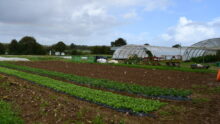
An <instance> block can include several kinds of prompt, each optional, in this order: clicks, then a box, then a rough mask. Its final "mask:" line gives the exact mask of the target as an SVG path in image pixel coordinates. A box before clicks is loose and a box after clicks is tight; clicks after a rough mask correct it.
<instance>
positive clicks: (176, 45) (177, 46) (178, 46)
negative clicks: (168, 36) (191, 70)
mask: <svg viewBox="0 0 220 124" xmlns="http://www.w3.org/2000/svg"><path fill="white" fill-rule="evenodd" d="M172 47H173V48H180V47H181V45H180V44H175V45H173V46H172Z"/></svg>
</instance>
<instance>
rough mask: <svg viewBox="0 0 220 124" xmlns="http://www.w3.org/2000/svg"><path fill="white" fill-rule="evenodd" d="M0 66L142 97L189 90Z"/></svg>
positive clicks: (176, 94)
mask: <svg viewBox="0 0 220 124" xmlns="http://www.w3.org/2000/svg"><path fill="white" fill-rule="evenodd" d="M0 66H4V67H9V68H13V69H19V70H23V71H28V72H33V73H39V74H43V75H48V76H54V77H59V78H63V79H66V80H70V81H74V82H75V83H80V84H85V85H89V86H93V87H98V88H104V89H111V90H115V91H123V92H128V93H133V94H139V95H144V96H154V97H155V96H156V97H157V96H172V97H184V98H186V97H187V96H189V95H190V94H191V93H192V91H191V90H185V89H184V90H183V89H175V88H160V87H150V86H148V87H147V86H141V85H137V84H128V83H122V82H116V81H111V80H106V79H95V78H90V77H82V76H77V75H73V74H66V73H62V72H55V71H49V70H45V69H39V68H32V67H28V66H21V65H16V64H12V63H8V62H0Z"/></svg>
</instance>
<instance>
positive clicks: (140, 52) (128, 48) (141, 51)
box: [113, 45, 186, 59]
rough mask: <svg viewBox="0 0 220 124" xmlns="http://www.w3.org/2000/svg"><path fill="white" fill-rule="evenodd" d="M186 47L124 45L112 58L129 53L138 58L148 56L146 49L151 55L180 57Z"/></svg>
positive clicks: (121, 57)
mask: <svg viewBox="0 0 220 124" xmlns="http://www.w3.org/2000/svg"><path fill="white" fill-rule="evenodd" d="M185 49H186V48H172V47H159V46H147V45H125V46H122V47H120V48H118V49H116V51H115V52H114V54H113V59H127V58H129V56H131V55H137V56H138V57H140V58H145V57H148V54H147V53H146V52H147V51H150V52H151V53H152V55H153V56H156V57H161V58H163V59H169V58H171V57H173V56H175V58H179V59H180V58H181V56H182V55H183V54H184V51H185Z"/></svg>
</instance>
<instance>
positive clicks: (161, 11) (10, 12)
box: [0, 0, 220, 46]
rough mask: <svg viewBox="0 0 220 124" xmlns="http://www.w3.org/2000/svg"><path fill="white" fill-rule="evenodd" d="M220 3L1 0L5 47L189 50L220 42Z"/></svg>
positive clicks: (203, 0) (213, 0) (189, 0)
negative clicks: (30, 42)
mask: <svg viewBox="0 0 220 124" xmlns="http://www.w3.org/2000/svg"><path fill="white" fill-rule="evenodd" d="M219 5H220V0H0V42H4V43H9V42H10V41H11V40H12V39H17V40H20V39H21V38H22V37H23V36H33V37H35V38H36V39H37V41H38V42H40V43H41V44H44V45H50V44H54V43H56V42H58V41H64V42H65V43H66V44H70V43H75V44H79V45H110V42H111V41H114V40H116V39H117V38H119V37H122V38H124V39H126V40H127V42H128V44H145V43H149V44H150V45H157V46H171V45H174V44H177V43H181V44H182V45H184V46H187V45H191V44H193V43H195V42H198V41H201V40H205V39H208V38H216V37H220V15H219V13H220V9H219Z"/></svg>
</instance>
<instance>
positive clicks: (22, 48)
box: [18, 36, 45, 55]
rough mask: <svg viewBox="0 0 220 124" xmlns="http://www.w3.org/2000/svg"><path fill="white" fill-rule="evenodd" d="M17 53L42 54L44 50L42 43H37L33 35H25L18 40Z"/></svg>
mask: <svg viewBox="0 0 220 124" xmlns="http://www.w3.org/2000/svg"><path fill="white" fill-rule="evenodd" d="M18 44H19V49H18V52H19V54H23V55H42V54H45V50H44V48H43V46H42V45H40V44H39V43H37V41H36V39H35V38H34V37H30V36H25V37H23V38H22V39H21V40H20V41H19V43H18Z"/></svg>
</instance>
